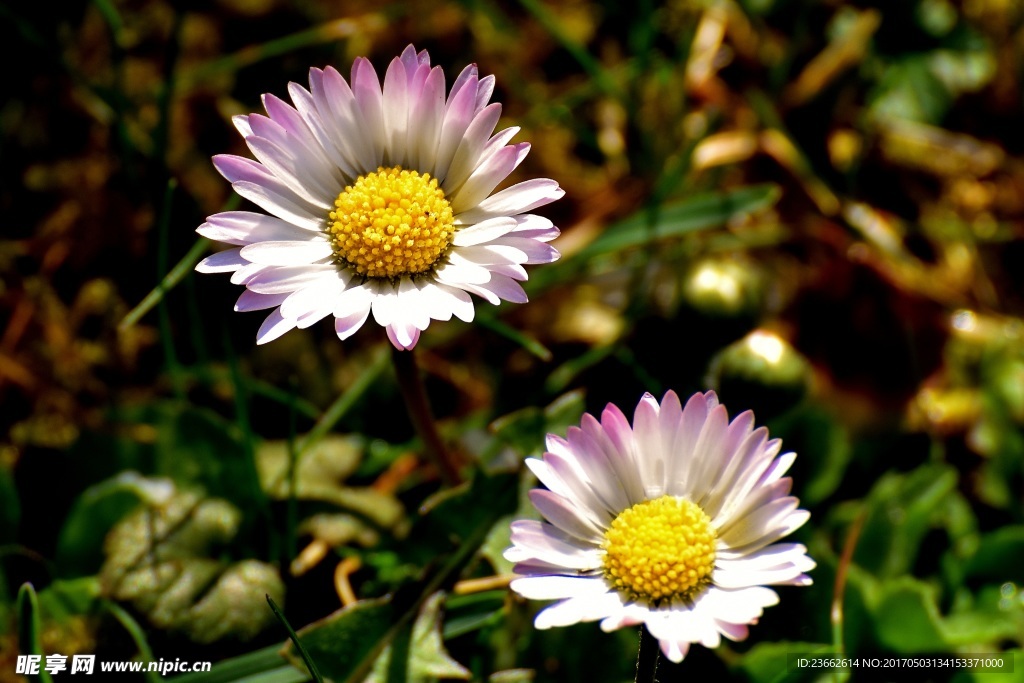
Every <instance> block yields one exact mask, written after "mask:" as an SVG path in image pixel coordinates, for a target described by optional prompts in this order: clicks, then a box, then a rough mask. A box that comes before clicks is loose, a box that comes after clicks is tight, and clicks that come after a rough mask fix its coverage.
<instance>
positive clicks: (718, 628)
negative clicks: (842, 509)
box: [505, 391, 815, 662]
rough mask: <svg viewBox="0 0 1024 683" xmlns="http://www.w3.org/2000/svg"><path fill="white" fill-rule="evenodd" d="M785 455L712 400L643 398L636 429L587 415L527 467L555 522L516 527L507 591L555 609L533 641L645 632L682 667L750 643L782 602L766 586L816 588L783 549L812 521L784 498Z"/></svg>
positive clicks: (801, 552)
mask: <svg viewBox="0 0 1024 683" xmlns="http://www.w3.org/2000/svg"><path fill="white" fill-rule="evenodd" d="M781 445H782V444H781V442H780V441H779V440H778V439H773V440H771V441H769V440H768V432H767V430H766V429H765V428H763V427H761V428H758V429H754V416H753V414H752V413H750V412H749V411H748V412H745V413H742V414H741V415H739V416H737V417H736V418H735V419H734V420H733V421H732V422H730V421H729V417H728V415H727V413H726V411H725V407H724V406H722V405H719V403H718V397H717V396H715V394H714V392H710V391H709V392H707V393H705V394H695V395H694V396H692V397H691V398H690V400H689V401H687V403H686V406H685V408H684V407H683V406H682V405H681V404H680V401H679V398H678V397H677V396H676V394H675V393H673V392H671V391H670V392H668V393H667V394H665V398H664V399H663V400H662V402H661V404H660V405H659V404H658V401H657V400H656V399H655V398H654V397H653V396H651V395H650V394H647V395H645V396H644V397H643V399H641V401H640V404H639V405H638V406H637V409H636V414H635V415H634V418H633V425H632V427H630V424H629V422H628V420H627V419H626V417H625V416H624V415H623V414H622V412H621V411H620V410H619V409H618V408H616V407H615V406H613V405H609V406H608V407H607V408H606V409H605V411H604V413H603V414H602V415H601V420H600V421H598V420H597V419H596V418H594V417H593V416H591V415H584V416H583V422H582V424H581V425H580V426H579V427H578V428H577V427H572V428H570V429H569V432H568V434H567V438H565V439H563V438H560V437H557V436H554V435H549V436H548V442H547V447H548V452H547V453H545V454H544V456H543V459H536V458H531V459H529V460H527V461H526V463H527V465H528V466H529V467H530V469H531V470H532V471H533V473H534V474H536V475H537V478H538V479H540V481H541V483H543V484H544V485H545V486H546V487H547V488H546V489H534V490H533V491H531V492H530V499H531V501H532V502H533V504H534V506H535V507H536V508H537V510H538V511H540V513H541V515H543V516H544V518H545V519H546V520H547V521H546V522H538V521H532V520H519V521H516V522H513V523H512V547H511V548H509V549H508V550H507V551H505V557H506V558H507V559H508V560H510V561H512V562H515V563H516V566H515V572H516V573H517V574H519V575H520V578H517V579H515V580H513V581H512V589H513V590H514V591H516V592H517V593H519V594H520V595H522V596H524V597H527V598H531V599H535V600H558V601H559V602H557V603H555V604H554V605H551V606H549V607H547V608H545V609H544V610H542V611H541V612H540V613H539V614H538V615H537V618H536V622H535V624H536V626H537V628H541V629H544V628H550V627H552V626H568V625H570V624H575V623H577V622H583V621H596V620H601V628H602V629H604V630H605V631H612V630H615V629H617V628H621V627H623V626H630V625H636V624H644V625H645V626H646V627H647V629H648V630H649V631H650V632H651V634H652V635H653V636H654V637H655V638H657V639H658V640H659V642H660V644H661V650H662V652H664V654H665V656H666V657H668V658H669V659H671V660H672V661H674V662H679V661H682V659H683V657H685V656H686V653H687V651H688V650H689V648H690V644H691V643H700V644H702V645H704V646H705V647H717V646H718V644H719V643H720V642H721V636H723V635H724V636H725V637H726V638H729V639H731V640H743V639H744V638H746V637H747V625H748V624H753V623H756V621H757V619H758V617H759V616H760V615H761V613H762V611H763V609H764V608H765V607H768V606H769V605H774V604H775V603H776V602H778V596H777V595H776V593H775V591H773V590H771V589H770V588H766V587H765V586H768V585H785V584H788V585H797V586H806V585H809V584H810V583H811V579H810V578H809V577H808V576H807V575H806V574H805V573H804V572H807V571H810V570H811V569H813V568H814V566H815V564H814V561H813V560H812V559H811V558H810V557H808V556H807V549H806V548H805V547H804V546H802V545H800V544H798V543H776V541H778V540H779V539H780V538H782V537H783V536H786V535H787V534H789V533H790V532H792V531H793V530H794V529H796V528H798V527H800V526H801V525H802V524H803V523H804V522H806V521H807V519H808V517H809V514H808V513H807V512H806V511H805V510H800V509H797V506H798V505H799V501H798V500H797V499H796V498H794V497H792V496H790V495H788V494H789V490H790V486H791V484H792V481H791V480H790V479H789V478H788V477H783V476H782V475H783V474H785V472H786V470H787V469H789V467H790V465H791V464H792V463H793V460H794V458H795V457H796V456H795V454H793V453H786V454H784V455H781V456H780V455H779V450H780V448H781Z"/></svg>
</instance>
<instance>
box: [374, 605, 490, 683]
mask: <svg viewBox="0 0 1024 683" xmlns="http://www.w3.org/2000/svg"><path fill="white" fill-rule="evenodd" d="M443 601H444V593H443V592H440V591H438V592H437V593H434V594H433V595H431V596H430V597H429V598H427V600H426V601H425V602H424V603H423V607H422V608H421V609H420V613H419V615H418V616H417V617H416V622H415V623H414V624H413V627H412V635H411V638H410V642H409V652H408V655H409V659H408V663H407V670H406V675H405V677H404V678H403V680H404V681H406V683H431V682H432V681H435V680H437V679H439V678H445V679H447V678H456V679H460V680H468V679H469V677H470V673H469V670H468V669H466V667H464V666H462V665H461V664H459V663H458V662H457V661H455V660H454V659H452V657H451V656H450V655H449V654H448V652H447V651H446V650H445V649H444V642H443V640H442V637H441V604H442V602H443ZM391 653H392V648H391V647H390V646H389V647H387V648H385V649H384V652H383V653H381V656H380V657H378V658H377V662H376V663H375V664H374V666H373V672H372V673H371V674H370V676H369V677H368V678H367V679H366V683H385V682H386V681H387V680H388V677H387V676H388V669H389V666H390V664H391Z"/></svg>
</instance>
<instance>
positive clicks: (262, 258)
mask: <svg viewBox="0 0 1024 683" xmlns="http://www.w3.org/2000/svg"><path fill="white" fill-rule="evenodd" d="M333 253H334V248H333V247H332V246H331V243H330V242H328V241H327V240H326V239H323V238H317V239H312V240H306V241H302V242H297V241H294V242H279V241H274V242H257V243H256V244H250V245H249V246H246V247H242V256H243V257H244V258H246V259H248V260H249V261H252V262H253V263H262V264H264V265H267V266H299V265H306V264H312V263H313V262H314V261H319V260H320V259H322V258H327V257H329V256H331V255H332V254H333Z"/></svg>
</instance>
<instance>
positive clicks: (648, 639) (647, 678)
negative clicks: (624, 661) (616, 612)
mask: <svg viewBox="0 0 1024 683" xmlns="http://www.w3.org/2000/svg"><path fill="white" fill-rule="evenodd" d="M660 656H661V647H660V646H659V645H658V639H657V638H655V637H654V636H652V635H651V632H650V631H648V630H647V627H646V626H641V627H640V650H639V651H638V652H637V653H636V683H655V681H657V680H658V679H657V678H656V676H657V674H658V658H659V657H660Z"/></svg>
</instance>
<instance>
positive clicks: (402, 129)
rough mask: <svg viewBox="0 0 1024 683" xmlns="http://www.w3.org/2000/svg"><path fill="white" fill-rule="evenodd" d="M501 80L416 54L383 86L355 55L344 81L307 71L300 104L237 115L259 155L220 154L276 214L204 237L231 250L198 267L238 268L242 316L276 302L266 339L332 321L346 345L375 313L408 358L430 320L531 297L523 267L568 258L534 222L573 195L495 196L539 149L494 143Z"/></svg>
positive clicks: (529, 191) (222, 166) (502, 140)
mask: <svg viewBox="0 0 1024 683" xmlns="http://www.w3.org/2000/svg"><path fill="white" fill-rule="evenodd" d="M493 89H494V77H493V76H485V77H483V78H481V77H480V76H479V74H478V72H477V68H476V66H475V65H473V66H468V67H466V68H465V69H464V70H463V71H462V73H461V74H460V75H459V77H458V78H456V79H455V82H454V83H453V84H452V87H451V90H450V91H448V92H447V96H446V86H445V77H444V73H443V71H442V70H441V68H440V67H433V68H431V66H430V57H429V55H428V54H427V52H426V51H421V52H416V50H415V49H414V48H413V47H412V46H411V45H410V46H409V47H407V48H406V49H405V50H404V51H403V52H402V54H401V56H400V57H396V58H395V59H394V60H393V61H392V62H391V64H390V66H388V69H387V73H386V74H385V75H384V84H383V87H382V86H381V83H380V80H379V79H378V77H377V73H376V72H375V71H374V69H373V66H372V65H371V64H370V62H369V61H368V60H366V59H364V58H359V59H357V60H356V61H355V63H354V64H353V65H352V74H351V77H350V79H349V81H346V80H345V78H344V77H343V76H341V74H339V73H338V71H336V70H335V69H334V68H332V67H327V68H326V69H322V70H321V69H315V68H314V69H310V72H309V89H308V90H307V89H306V88H304V87H302V86H300V85H298V84H296V83H290V84H289V85H288V93H289V95H290V96H291V104H288V103H287V102H285V101H283V100H281V99H279V98H277V97H275V96H274V95H269V94H268V95H264V96H263V106H264V108H265V109H266V112H267V115H266V116H263V115H262V114H250V115H248V116H237V117H235V119H234V123H235V127H236V128H237V129H238V131H239V132H240V133H241V134H242V137H243V138H245V142H246V144H247V145H248V147H249V150H250V151H251V152H252V154H253V156H255V157H256V158H255V160H253V159H249V158H246V157H240V156H234V155H230V154H224V155H219V156H216V157H214V159H213V162H214V165H215V166H216V168H217V170H218V171H219V172H220V173H221V175H223V176H224V177H225V178H227V179H228V180H229V181H230V182H231V184H232V187H233V188H234V190H235V192H237V193H238V194H239V195H241V196H242V197H244V198H245V199H248V200H249V201H250V202H252V203H253V204H255V205H256V206H258V207H259V208H261V209H263V211H265V212H266V213H257V212H250V211H227V212H224V213H218V214H215V215H213V216H210V217H209V218H208V219H207V220H206V222H205V223H204V224H203V225H202V226H200V227H199V228H198V230H197V232H198V233H199V234H200V235H203V236H205V237H208V238H210V239H212V240H216V241H220V242H226V243H228V244H231V245H235V248H233V249H228V250H226V251H222V252H219V253H217V254H214V255H213V256H210V257H209V258H206V259H205V260H203V261H202V262H201V263H200V264H199V265H198V266H197V267H196V270H198V271H200V272H204V273H225V272H230V273H232V276H231V281H232V282H233V283H235V284H239V285H244V286H245V288H246V291H245V292H243V293H242V295H241V296H240V297H239V299H238V302H237V303H236V304H235V310H236V311H254V310H261V309H273V311H272V312H271V313H270V315H269V316H268V317H267V318H266V320H265V321H264V323H263V325H262V326H261V327H260V329H259V333H258V334H257V337H256V340H257V343H259V344H264V343H266V342H269V341H271V340H273V339H276V338H278V337H280V336H281V335H282V334H284V333H285V332H288V331H289V330H291V329H293V328H296V327H298V328H305V327H309V326H310V325H312V324H314V323H316V322H317V321H319V320H321V319H323V318H326V317H327V316H329V315H333V316H334V329H335V331H336V332H337V334H338V336H339V337H340V338H341V339H346V338H348V337H350V336H351V335H352V334H354V333H355V332H356V330H358V329H359V328H360V327H362V325H363V323H364V322H366V319H367V318H368V317H369V316H370V314H371V313H372V314H373V319H374V320H375V321H376V322H377V324H379V325H381V326H383V327H385V328H386V329H387V334H388V337H389V338H390V339H391V342H392V343H393V344H394V345H395V347H397V348H399V349H411V348H412V347H414V346H415V345H416V342H417V341H418V340H419V336H420V332H421V331H423V330H425V329H426V328H427V326H428V325H429V324H430V321H431V320H450V319H451V317H452V316H453V315H454V316H456V317H457V318H459V319H461V320H465V321H467V322H469V321H471V320H472V319H473V314H474V304H473V300H472V298H471V297H470V294H476V295H477V296H480V297H482V298H484V299H486V300H487V301H489V302H491V303H492V304H497V303H499V301H501V300H502V299H504V300H506V301H514V302H525V301H526V294H525V293H524V292H523V289H522V287H521V286H520V285H519V282H518V281H521V280H525V279H526V277H527V276H526V271H525V270H524V268H523V266H524V265H526V264H531V263H549V262H551V261H554V260H555V259H557V258H558V252H557V251H556V250H555V249H554V248H553V247H551V246H550V245H548V244H547V242H550V241H551V240H553V239H554V238H555V237H556V236H557V235H558V229H557V228H555V227H554V226H553V225H552V224H551V221H549V220H547V219H546V218H542V217H540V216H536V215H534V214H531V213H529V212H530V211H531V210H533V209H535V208H537V207H539V206H543V205H545V204H547V203H549V202H552V201H554V200H556V199H558V198H559V197H561V196H562V195H563V194H564V193H563V191H562V190H561V189H560V188H559V187H558V184H557V183H556V182H555V181H553V180H549V179H547V178H539V179H533V180H527V181H525V182H521V183H519V184H517V185H513V186H511V187H509V188H507V189H504V190H502V191H500V192H496V193H494V194H492V192H493V191H494V189H495V187H497V185H498V184H499V183H501V182H502V181H503V180H504V179H505V178H507V177H508V175H509V174H510V173H511V172H512V171H513V170H514V169H515V168H516V167H517V166H518V165H519V164H520V163H521V162H522V161H523V159H524V158H525V157H526V154H527V152H529V149H530V145H529V143H525V142H520V143H517V144H508V142H509V140H511V139H512V137H513V136H514V135H515V134H516V133H517V132H518V130H519V129H518V128H514V127H513V128H508V129H505V130H503V131H501V132H499V133H497V134H495V135H492V134H491V133H492V132H493V131H494V126H495V125H496V124H497V122H498V117H499V116H500V114H501V105H500V104H496V103H495V104H488V103H487V102H488V100H490V98H491V93H492V91H493Z"/></svg>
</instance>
